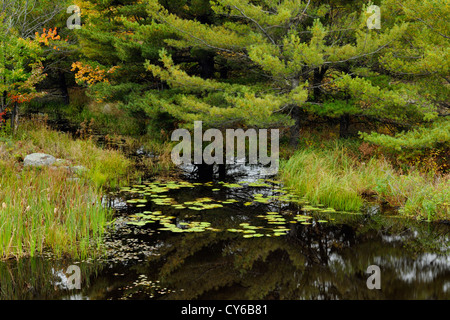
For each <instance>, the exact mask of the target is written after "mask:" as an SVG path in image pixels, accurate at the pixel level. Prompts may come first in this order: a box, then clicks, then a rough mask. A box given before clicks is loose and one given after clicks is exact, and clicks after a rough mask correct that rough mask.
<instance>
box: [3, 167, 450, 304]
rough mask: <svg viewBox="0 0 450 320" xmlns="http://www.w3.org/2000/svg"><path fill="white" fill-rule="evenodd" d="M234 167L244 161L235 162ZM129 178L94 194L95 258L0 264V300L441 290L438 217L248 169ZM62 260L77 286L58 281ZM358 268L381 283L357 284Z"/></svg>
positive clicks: (368, 295)
mask: <svg viewBox="0 0 450 320" xmlns="http://www.w3.org/2000/svg"><path fill="white" fill-rule="evenodd" d="M242 168H244V167H242ZM242 168H241V169H239V168H238V169H236V170H235V171H234V172H232V174H231V175H230V178H229V179H227V180H224V181H220V180H217V179H212V181H201V182H200V180H198V179H196V178H195V177H193V176H191V175H189V174H186V175H184V176H182V177H181V178H180V179H177V180H163V179H160V180H158V179H154V180H149V181H141V182H139V183H136V184H133V185H131V186H129V187H126V188H122V189H121V190H120V191H118V192H113V193H110V194H108V195H106V196H105V197H104V200H103V201H104V204H105V205H106V206H110V207H112V208H114V209H115V212H116V213H115V219H114V221H113V222H112V223H111V225H110V229H109V230H108V233H107V235H106V237H105V239H104V250H105V255H104V256H102V257H101V258H99V259H93V260H91V259H88V260H84V261H71V260H70V259H55V258H52V257H51V255H43V256H40V257H34V258H27V259H21V260H19V261H7V262H1V263H0V280H1V282H0V285H1V291H0V299H30V300H31V299H40V300H42V299H92V300H96V299H112V300H133V299H150V300H181V299H182V300H215V299H221V300H223V299H226V300H228V299H236V300H243V299H264V300H272V299H276V300H300V299H448V298H450V253H449V235H450V233H449V231H450V226H449V225H447V224H442V223H427V222H417V221H412V220H407V219H404V218H399V217H395V216H393V215H390V214H389V212H388V211H384V210H382V209H380V208H379V207H377V206H375V205H373V204H369V203H368V204H367V206H366V207H365V208H364V209H363V210H362V211H361V212H336V211H335V210H334V209H333V208H326V207H324V206H317V207H314V206H311V205H310V204H309V203H308V202H307V201H306V200H305V199H304V198H302V197H297V196H294V195H292V194H291V193H290V190H288V189H286V188H284V187H283V186H282V184H281V183H280V182H279V181H276V180H275V179H274V178H273V177H270V178H264V177H261V176H260V175H259V172H258V168H257V167H256V168H248V167H245V168H247V169H242ZM70 265H76V266H78V267H79V268H80V270H81V289H79V290H77V289H70V288H69V287H68V272H67V269H68V267H69V266H70ZM369 266H377V267H379V270H380V278H379V279H380V285H381V289H369V288H368V285H367V283H368V278H369V277H370V276H371V273H368V272H367V269H368V267H369Z"/></svg>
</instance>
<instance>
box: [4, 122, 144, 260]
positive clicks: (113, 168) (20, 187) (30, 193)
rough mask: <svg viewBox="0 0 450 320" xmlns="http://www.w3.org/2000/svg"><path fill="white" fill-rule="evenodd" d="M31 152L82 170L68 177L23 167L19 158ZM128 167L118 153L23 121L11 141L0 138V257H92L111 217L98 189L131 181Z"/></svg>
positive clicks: (54, 171)
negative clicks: (47, 252)
mask: <svg viewBox="0 0 450 320" xmlns="http://www.w3.org/2000/svg"><path fill="white" fill-rule="evenodd" d="M33 152H44V153H48V154H51V155H53V156H55V157H57V158H62V159H66V160H67V161H68V163H69V164H70V165H82V166H84V167H85V168H86V169H87V171H86V172H85V173H83V174H82V175H81V176H78V178H79V179H72V178H73V177H74V176H72V175H71V174H70V173H69V172H68V171H67V170H64V169H63V168H58V167H50V168H24V167H23V164H22V161H23V158H24V157H25V155H26V154H29V153H33ZM131 169H132V163H131V161H130V160H128V159H127V158H126V157H125V156H124V155H122V154H121V153H120V152H118V151H114V150H105V149H101V148H99V147H96V146H95V144H94V143H93V142H92V141H90V140H73V139H71V138H70V136H69V135H67V134H64V133H60V132H56V131H54V130H51V129H49V128H47V127H45V126H44V125H42V124H39V125H37V124H36V123H23V124H22V125H21V126H20V131H19V132H18V133H17V135H16V136H15V137H11V136H8V135H5V134H3V135H0V173H1V174H0V259H8V258H13V257H16V258H18V257H22V256H27V255H30V256H33V255H35V254H36V253H40V252H43V251H44V250H51V251H52V252H53V253H54V254H57V255H63V254H69V255H71V256H74V257H85V256H92V255H95V254H96V253H97V252H98V248H99V246H100V243H101V239H102V234H103V232H104V228H105V226H106V224H107V222H108V220H109V217H110V215H111V211H110V210H109V209H106V208H104V207H103V206H102V204H101V194H102V189H103V188H105V187H111V186H117V185H123V184H128V183H129V179H135V178H136V173H134V171H133V170H131ZM130 171H131V175H130ZM75 177H77V176H75Z"/></svg>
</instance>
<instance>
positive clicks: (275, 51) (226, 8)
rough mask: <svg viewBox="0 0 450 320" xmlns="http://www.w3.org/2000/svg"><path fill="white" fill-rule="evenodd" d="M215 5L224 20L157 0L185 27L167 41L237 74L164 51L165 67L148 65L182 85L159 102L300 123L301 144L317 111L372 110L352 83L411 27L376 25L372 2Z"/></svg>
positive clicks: (154, 6)
mask: <svg viewBox="0 0 450 320" xmlns="http://www.w3.org/2000/svg"><path fill="white" fill-rule="evenodd" d="M355 7H356V8H355ZM211 8H212V10H213V11H214V13H215V15H216V18H215V19H214V23H213V24H206V23H202V22H201V21H196V20H191V19H186V18H183V17H180V16H179V15H176V14H174V13H171V12H170V11H169V10H167V9H166V8H164V7H163V6H162V5H160V4H158V3H157V2H156V1H149V3H148V11H149V13H150V14H151V15H152V16H153V17H154V18H155V19H157V21H159V22H160V23H163V24H164V25H167V26H168V27H170V28H171V29H172V30H173V31H174V32H176V33H177V35H178V38H176V39H168V40H166V43H167V44H168V45H169V46H170V47H171V48H177V49H179V50H186V49H190V50H193V49H195V48H200V49H203V50H209V51H213V52H214V53H215V54H216V55H217V56H220V58H221V59H223V60H225V61H226V63H227V66H228V67H229V68H230V69H231V70H229V71H228V73H229V74H232V77H230V78H229V79H221V78H220V76H219V77H218V78H217V79H200V78H199V77H196V76H191V75H189V73H188V72H186V70H184V69H183V66H182V65H176V64H174V62H173V60H172V59H171V58H170V56H169V55H168V54H167V52H165V51H162V52H161V63H162V64H163V66H160V65H155V64H151V63H148V64H147V68H148V70H150V71H152V73H153V75H155V76H157V77H159V78H161V79H162V80H164V81H165V82H167V83H168V84H169V85H170V87H171V90H173V92H171V94H170V97H169V98H167V99H159V98H158V97H157V96H155V95H154V94H153V95H152V98H153V99H152V102H153V103H159V107H160V108H162V109H163V110H165V111H167V112H168V113H170V114H171V115H173V116H174V117H175V118H178V119H180V120H181V121H184V122H191V121H192V120H195V119H197V120H203V121H204V122H206V123H207V124H208V125H211V126H216V127H220V126H229V125H237V124H241V125H249V126H260V127H261V126H265V127H268V126H283V125H285V126H286V125H291V126H292V127H291V128H292V142H293V143H294V144H295V143H296V140H297V137H298V131H299V129H300V127H301V125H302V121H304V119H306V116H307V115H308V114H320V115H324V116H328V117H343V118H345V117H347V116H348V115H350V114H352V115H354V114H365V113H367V112H369V113H370V112H371V111H367V108H366V106H361V105H360V106H358V105H355V103H354V102H353V101H352V97H351V93H352V92H342V91H345V90H342V88H343V87H345V86H348V85H349V83H348V81H349V80H348V79H353V78H352V76H350V75H353V73H354V72H355V69H356V68H361V67H363V66H369V67H371V66H372V65H373V63H374V62H373V61H374V60H376V57H377V56H378V55H379V54H380V52H383V50H385V49H386V48H387V47H388V46H389V45H390V44H391V43H392V42H393V41H394V40H395V39H397V38H399V37H400V36H401V35H402V34H403V33H404V32H405V30H406V25H405V23H403V22H401V21H400V22H399V23H395V24H393V25H392V27H390V28H386V29H385V30H381V31H377V30H369V29H368V27H367V17H368V14H367V13H366V11H365V10H366V7H365V6H364V5H363V2H362V1H361V2H357V3H356V4H355V3H352V4H351V6H350V5H349V4H347V2H345V1H342V2H340V1H337V2H333V3H332V4H328V3H324V2H323V1H281V2H274V1H256V2H255V1H238V0H220V1H214V2H212V7H211ZM325 79H329V81H328V82H326V83H325ZM363 80H364V79H363ZM346 81H347V82H346ZM351 82H352V81H351ZM336 84H337V85H338V86H337V87H335V88H333V87H332V86H333V85H336ZM352 85H353V82H352ZM360 85H361V83H360ZM362 85H363V86H364V85H366V83H365V82H362ZM352 88H353V86H352ZM345 89H346V90H347V91H350V89H351V88H345ZM355 90H356V89H355ZM288 116H290V118H289V117H288Z"/></svg>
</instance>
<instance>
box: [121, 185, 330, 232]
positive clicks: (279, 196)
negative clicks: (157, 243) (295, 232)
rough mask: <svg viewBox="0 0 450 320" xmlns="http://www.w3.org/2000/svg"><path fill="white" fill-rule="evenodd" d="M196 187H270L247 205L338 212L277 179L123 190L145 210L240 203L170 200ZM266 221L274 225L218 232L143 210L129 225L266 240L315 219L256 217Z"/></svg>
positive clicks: (202, 223) (278, 215) (206, 224)
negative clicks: (284, 205) (148, 206)
mask: <svg viewBox="0 0 450 320" xmlns="http://www.w3.org/2000/svg"><path fill="white" fill-rule="evenodd" d="M196 186H204V187H210V188H211V191H212V192H213V194H214V192H217V191H220V190H222V188H243V187H251V188H271V192H270V193H269V194H270V195H263V193H255V194H253V199H251V201H247V202H244V203H243V205H244V206H252V205H256V204H258V203H262V204H272V203H274V202H286V203H287V202H295V203H298V204H300V205H301V206H302V212H303V213H307V212H324V213H331V212H335V210H334V209H333V208H324V207H323V206H317V207H314V206H311V205H309V202H308V201H307V200H306V199H305V198H300V197H298V196H296V195H293V194H291V193H290V192H289V189H287V188H284V187H281V186H280V182H278V181H274V180H258V181H256V182H245V181H243V182H240V183H227V182H218V183H217V184H213V183H212V182H206V183H199V182H196V183H191V182H187V181H179V182H174V181H168V182H144V183H143V184H137V185H133V186H132V187H125V188H122V191H124V192H128V193H130V194H132V195H137V196H139V198H133V199H130V200H128V201H127V202H128V203H129V204H135V205H136V207H144V206H146V205H145V203H146V202H147V201H152V202H153V203H154V204H156V205H159V206H171V207H172V208H174V209H186V210H194V211H204V210H209V209H216V208H221V207H223V206H225V205H227V204H232V203H237V202H239V201H238V200H236V199H225V200H218V199H212V198H210V197H201V198H197V199H195V200H192V201H185V202H182V203H178V202H177V201H176V200H175V199H174V198H171V197H169V196H168V195H167V194H164V193H167V192H168V191H170V190H174V189H181V188H194V187H196ZM256 217H258V218H262V219H263V220H265V224H267V225H272V226H271V227H263V226H252V225H250V223H248V222H242V223H241V224H240V225H239V227H236V228H229V229H223V230H222V229H217V228H214V227H212V226H211V223H210V222H206V221H178V220H179V219H177V217H175V216H171V215H164V214H163V212H162V211H144V212H143V213H137V214H134V215H131V216H130V217H129V219H130V221H129V222H128V224H130V225H134V226H144V225H146V224H148V223H159V224H160V225H161V227H160V228H159V229H158V230H162V231H170V232H176V233H181V232H203V231H227V232H235V233H241V234H242V235H243V237H244V238H252V237H263V236H269V237H270V236H280V235H285V234H287V232H289V230H290V229H289V228H288V227H287V226H288V224H293V223H300V224H303V225H309V224H312V222H311V221H312V216H309V215H305V214H297V215H294V214H292V213H287V214H286V213H284V214H282V213H278V212H267V213H266V214H263V215H258V216H256ZM316 222H318V223H326V222H328V221H327V220H317V221H316Z"/></svg>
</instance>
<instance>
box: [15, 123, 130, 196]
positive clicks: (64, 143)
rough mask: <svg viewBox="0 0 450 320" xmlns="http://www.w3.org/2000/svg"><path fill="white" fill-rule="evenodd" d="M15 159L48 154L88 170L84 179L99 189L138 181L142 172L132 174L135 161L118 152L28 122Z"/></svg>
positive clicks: (18, 143) (24, 124) (20, 137)
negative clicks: (35, 154)
mask: <svg viewBox="0 0 450 320" xmlns="http://www.w3.org/2000/svg"><path fill="white" fill-rule="evenodd" d="M17 137H18V141H17V142H16V148H15V150H14V156H15V157H16V158H18V159H20V158H24V157H25V156H26V155H27V154H29V153H33V152H44V153H47V154H51V155H53V156H54V157H55V158H60V159H65V160H68V163H69V164H70V165H81V166H84V167H85V168H86V169H87V172H86V173H85V174H84V177H85V178H87V179H90V180H91V181H92V182H93V183H94V185H95V186H96V187H97V188H101V187H115V186H117V185H119V184H121V183H126V182H127V181H130V180H132V179H135V178H136V177H137V176H138V175H139V172H130V171H131V170H130V169H131V167H132V165H133V163H132V161H131V160H130V159H128V158H127V157H125V156H124V155H123V154H121V153H120V152H118V151H116V150H110V149H102V148H99V147H97V146H96V144H95V143H94V142H93V141H92V140H90V139H85V140H81V139H78V140H74V139H72V138H71V137H70V135H68V134H65V133H62V132H58V131H55V130H51V129H49V128H48V127H46V126H45V125H44V124H39V125H36V123H33V122H25V123H23V124H22V125H21V127H20V131H19V133H18V134H17Z"/></svg>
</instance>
